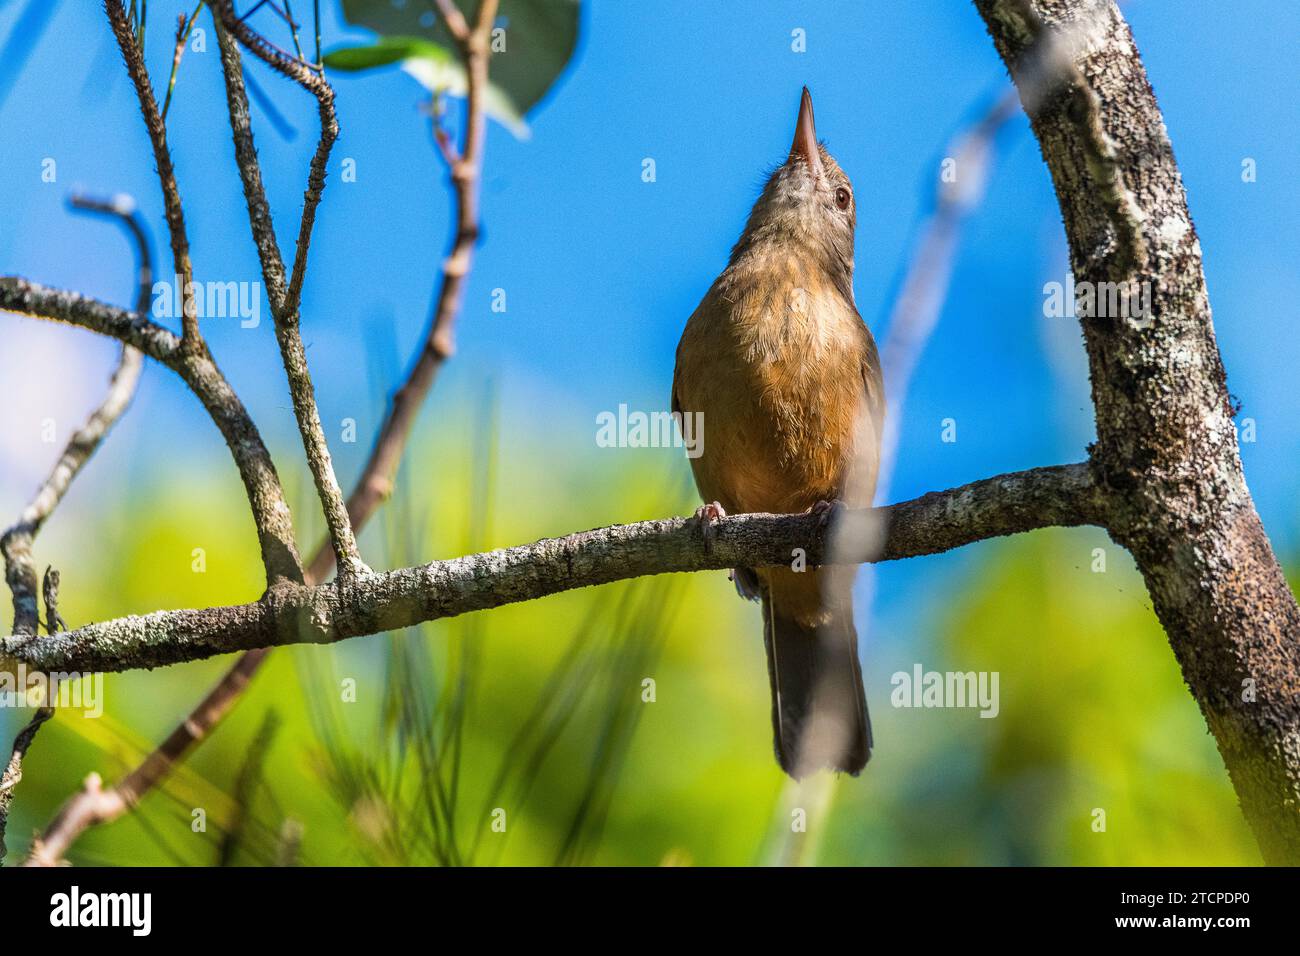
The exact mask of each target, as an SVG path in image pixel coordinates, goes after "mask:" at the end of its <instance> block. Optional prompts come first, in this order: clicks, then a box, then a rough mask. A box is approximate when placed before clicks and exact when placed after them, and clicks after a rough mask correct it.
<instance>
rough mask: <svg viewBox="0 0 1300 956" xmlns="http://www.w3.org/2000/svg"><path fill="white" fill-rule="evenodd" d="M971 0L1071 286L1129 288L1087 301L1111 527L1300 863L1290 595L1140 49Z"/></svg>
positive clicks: (1253, 799) (1274, 855)
mask: <svg viewBox="0 0 1300 956" xmlns="http://www.w3.org/2000/svg"><path fill="white" fill-rule="evenodd" d="M975 5H976V7H977V8H978V10H979V12H980V14H981V15H982V16H983V18H984V21H985V24H986V25H987V27H988V30H989V33H990V34H991V36H992V37H993V41H994V43H995V45H996V46H997V49H998V52H999V54H1001V56H1002V59H1003V60H1004V62H1005V63H1006V64H1007V66H1008V68H1009V69H1010V71H1011V74H1012V78H1013V79H1014V80H1015V81H1016V85H1017V87H1018V88H1020V89H1021V93H1022V97H1021V98H1022V102H1023V103H1024V106H1025V109H1026V112H1027V113H1028V114H1029V117H1030V121H1031V122H1032V124H1033V129H1034V134H1035V135H1036V136H1037V138H1038V141H1039V145H1040V147H1041V149H1042V153H1043V159H1044V160H1045V161H1046V163H1047V167H1048V169H1049V170H1050V172H1051V175H1052V181H1053V183H1054V185H1055V187H1056V195H1057V200H1058V202H1059V204H1060V207H1061V213H1062V216H1063V218H1064V221H1065V232H1066V237H1067V238H1068V240H1069V244H1070V258H1071V265H1072V269H1073V272H1074V277H1075V281H1076V284H1078V285H1079V286H1080V287H1082V286H1083V285H1084V284H1085V283H1087V284H1090V285H1091V287H1092V288H1096V289H1100V290H1103V291H1104V290H1106V289H1107V288H1110V289H1115V288H1116V287H1118V288H1119V289H1121V290H1123V292H1122V294H1123V295H1124V296H1125V301H1124V302H1122V303H1121V311H1120V313H1119V314H1116V311H1115V310H1113V309H1109V308H1103V309H1093V310H1091V311H1092V312H1093V313H1096V314H1090V315H1086V314H1084V311H1083V310H1081V312H1080V314H1081V319H1080V322H1081V325H1082V327H1083V334H1084V343H1085V346H1086V347H1087V351H1088V359H1089V364H1090V370H1091V381H1092V395H1093V404H1094V405H1095V407H1096V419H1097V443H1096V446H1095V447H1094V448H1093V450H1092V459H1093V462H1094V463H1095V467H1096V472H1097V476H1098V481H1099V484H1100V485H1101V486H1102V487H1104V488H1106V489H1107V491H1108V493H1109V495H1110V499H1111V505H1110V507H1109V509H1108V511H1109V513H1110V516H1111V519H1110V525H1109V529H1110V532H1111V536H1112V537H1113V538H1114V539H1115V541H1116V542H1118V543H1119V544H1121V545H1122V546H1124V547H1125V548H1127V549H1128V550H1129V551H1130V552H1131V553H1132V554H1133V557H1134V560H1135V561H1136V562H1137V565H1138V568H1139V569H1140V570H1141V572H1142V575H1143V577H1144V578H1145V580H1146V584H1147V589H1148V591H1149V592H1150V594H1151V600H1152V605H1153V607H1154V608H1155V611H1156V614H1157V616H1158V617H1159V618H1160V622H1161V624H1162V625H1163V626H1164V629H1165V631H1166V633H1167V634H1168V636H1169V642H1170V644H1171V646H1172V647H1173V650H1174V654H1175V656H1176V657H1177V659H1178V662H1179V664H1180V666H1181V667H1182V672H1183V677H1184V679H1185V680H1186V682H1187V685H1188V687H1189V688H1190V690H1191V692H1192V694H1193V696H1194V697H1195V698H1196V701H1197V703H1198V704H1199V705H1200V707H1201V712H1202V713H1203V714H1204V715H1205V719H1206V723H1207V724H1208V726H1209V729H1210V731H1211V733H1213V734H1214V737H1215V740H1216V741H1217V743H1218V746H1219V752H1220V753H1221V754H1222V756H1223V759H1224V763H1225V764H1226V766H1227V768H1228V773H1229V774H1230V776H1231V778H1232V782H1233V786H1234V787H1235V788H1236V791H1237V794H1238V796H1239V798H1240V799H1241V805H1242V810H1243V811H1244V813H1245V816H1246V819H1247V820H1248V821H1249V822H1250V825H1251V827H1252V829H1253V830H1254V833H1255V837H1256V839H1257V840H1258V842H1259V845H1260V849H1261V850H1262V852H1263V855H1264V859H1265V860H1266V861H1268V862H1270V863H1290V864H1297V863H1300V743H1298V741H1300V640H1297V638H1298V637H1300V608H1298V607H1297V605H1296V601H1295V597H1294V595H1293V594H1292V593H1291V590H1290V588H1289V586H1288V584H1287V581H1286V578H1285V576H1284V575H1283V573H1282V569H1281V567H1280V566H1279V565H1278V562H1277V559H1276V557H1275V556H1274V554H1273V549H1272V546H1271V545H1270V543H1269V540H1268V537H1267V536H1266V535H1265V533H1264V529H1263V526H1262V525H1261V524H1260V520H1259V516H1258V515H1257V513H1256V511H1255V506H1254V502H1253V501H1252V500H1251V496H1250V492H1249V491H1248V490H1247V488H1246V482H1245V477H1244V475H1243V473H1242V468H1241V458H1240V454H1239V451H1238V447H1237V436H1236V430H1235V426H1234V423H1233V415H1234V412H1233V409H1232V406H1231V402H1230V399H1229V396H1228V391H1227V386H1226V377H1225V373H1224V368H1223V362H1222V360H1221V358H1220V356H1219V351H1218V347H1217V345H1216V344H1215V337H1214V325H1213V321H1212V317H1211V312H1210V304H1209V297H1208V293H1207V291H1206V287H1205V275H1204V270H1203V267H1202V261H1201V246H1200V242H1199V240H1198V238H1197V235H1196V230H1195V228H1194V227H1193V225H1192V220H1191V215H1190V213H1189V212H1188V208H1187V197H1186V194H1185V192H1184V190H1183V184H1182V178H1181V175H1180V173H1179V170H1178V166H1177V163H1176V162H1175V160H1174V155H1173V147H1172V146H1171V144H1170V142H1169V136H1168V132H1167V130H1166V127H1165V123H1164V120H1163V117H1162V116H1161V114H1160V109H1159V106H1158V105H1157V103H1156V99H1155V94H1154V93H1153V92H1152V89H1151V85H1150V83H1149V81H1148V79H1147V76H1146V72H1145V70H1144V68H1143V66H1142V60H1141V57H1140V56H1139V54H1138V51H1137V48H1136V47H1135V45H1134V42H1133V37H1132V34H1131V33H1130V31H1129V28H1128V25H1127V24H1126V23H1125V22H1124V19H1123V17H1122V16H1121V14H1120V12H1119V10H1118V9H1117V8H1116V6H1115V5H1114V3H1113V2H1111V0H1104V2H1101V3H1097V2H1092V0H975ZM1044 73H1047V75H1048V77H1049V79H1050V80H1051V82H1049V83H1047V84H1044V83H1043V82H1042V78H1043V75H1044ZM1143 297H1149V302H1148V303H1147V304H1146V305H1145V307H1144V308H1140V310H1139V311H1138V313H1137V314H1136V315H1135V314H1133V309H1131V308H1130V306H1131V305H1133V303H1134V301H1136V302H1137V303H1138V304H1139V305H1141V304H1142V299H1143ZM1098 298H1100V293H1099V295H1098ZM1112 301H1113V297H1112Z"/></svg>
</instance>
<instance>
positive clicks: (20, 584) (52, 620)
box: [0, 196, 153, 861]
mask: <svg viewBox="0 0 1300 956" xmlns="http://www.w3.org/2000/svg"><path fill="white" fill-rule="evenodd" d="M70 203H71V205H72V208H74V209H77V210H81V211H84V212H91V213H98V214H102V215H108V216H113V217H115V218H116V219H117V221H118V222H120V223H121V224H122V225H123V226H124V227H125V228H126V230H127V231H128V232H129V233H130V235H131V238H132V240H133V242H134V245H135V253H136V259H137V265H136V279H137V288H136V310H137V311H142V310H144V309H146V308H147V307H148V304H149V295H150V291H151V289H152V287H153V255H152V252H151V250H150V247H149V239H148V236H147V234H146V232H145V227H144V224H143V222H142V221H141V219H140V215H139V213H138V212H137V211H136V206H135V202H134V201H133V200H132V199H131V198H130V197H129V196H117V197H114V198H113V199H108V200H100V199H92V198H89V197H84V196H73V197H72V199H71V200H70ZM142 364H143V360H142V357H141V355H140V352H139V351H138V350H137V349H135V348H133V347H132V346H130V345H123V346H122V352H121V355H120V357H119V358H118V363H117V367H116V368H115V369H114V371H113V375H112V378H111V379H110V381H109V386H108V394H107V395H106V396H105V397H104V400H103V401H102V402H101V403H100V405H99V407H98V408H96V409H95V411H94V412H92V413H91V415H90V417H89V418H88V419H87V420H86V423H85V424H84V425H82V426H81V428H79V429H78V430H77V431H76V432H75V433H73V435H72V437H71V438H70V439H69V440H68V444H67V446H66V447H65V448H64V450H63V454H62V455H61V456H60V458H59V460H58V462H57V463H56V464H55V466H54V469H53V470H52V471H51V472H50V475H49V477H48V478H46V479H45V482H44V484H42V485H41V487H40V489H39V490H38V491H37V492H36V495H35V496H34V497H33V498H32V500H31V502H30V503H29V504H28V505H27V507H26V508H25V509H23V513H22V514H21V515H20V516H19V518H18V521H17V522H16V523H15V524H14V525H13V526H12V527H10V528H9V529H8V530H7V531H6V532H5V533H4V535H3V536H0V553H3V556H4V563H5V579H6V581H7V582H8V584H9V588H10V590H11V591H12V593H13V603H14V632H15V634H18V635H29V636H35V635H36V634H37V632H38V627H39V618H40V612H39V609H38V607H37V603H36V568H35V566H34V564H33V561H32V545H33V542H34V541H35V538H36V535H37V533H38V532H39V531H40V529H41V526H42V525H43V524H44V523H45V521H46V519H47V518H49V516H50V515H51V514H53V513H54V509H55V508H57V507H58V506H59V503H60V502H61V501H62V500H63V496H64V495H65V494H66V493H67V490H68V488H69V486H71V484H72V481H73V479H74V478H76V477H77V474H78V473H79V472H80V471H81V469H82V467H83V466H84V465H85V464H86V462H87V461H89V460H90V457H91V455H93V454H94V453H95V450H96V449H97V448H98V447H99V445H100V444H101V443H102V442H103V440H104V437H105V436H106V435H107V434H108V432H109V430H110V429H111V428H112V427H113V425H114V423H116V421H117V420H118V419H119V418H120V417H121V416H122V413H123V412H125V411H126V408H127V406H128V405H129V404H130V403H131V399H132V398H133V397H134V396H135V391H136V385H137V383H138V382H139V380H140V371H141V366H142ZM58 582H59V577H58V572H57V571H54V570H52V569H48V570H47V571H46V573H45V588H44V596H45V609H46V616H45V624H46V630H47V631H48V632H49V633H51V634H53V633H55V632H56V631H58V630H59V629H60V625H62V623H63V619H62V618H61V617H59V612H58V586H59V584H58ZM52 690H53V688H51V691H52ZM51 696H52V695H51ZM53 714H54V709H53V706H52V700H47V701H46V702H45V706H43V707H41V708H40V709H39V710H38V711H37V713H36V715H35V716H34V717H33V718H32V720H31V721H30V722H29V723H28V724H27V726H25V727H24V728H23V729H22V730H21V731H19V733H18V736H17V738H16V739H15V740H14V745H13V748H12V750H11V754H10V758H9V762H8V764H7V765H6V767H5V770H4V773H3V775H2V776H0V861H3V859H4V854H5V849H4V832H5V827H6V824H7V822H8V817H9V805H10V803H11V801H12V800H13V795H14V790H15V788H16V787H17V786H18V782H19V781H20V780H21V779H22V763H23V759H24V757H25V756H26V754H27V751H28V749H29V748H30V747H31V744H32V741H33V740H34V739H35V737H36V732H37V731H38V730H39V729H40V727H41V725H42V724H43V723H45V721H47V720H49V719H50V717H51V716H53Z"/></svg>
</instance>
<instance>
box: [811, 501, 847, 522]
mask: <svg viewBox="0 0 1300 956" xmlns="http://www.w3.org/2000/svg"><path fill="white" fill-rule="evenodd" d="M843 510H844V502H842V501H840V500H839V499H838V498H835V499H833V500H830V501H818V502H817V503H815V504H814V505H813V506H812V507H811V508H809V509H808V510H807V511H805V512H804V514H810V515H820V516H821V519H822V524H823V525H828V524H830V523H831V521H833V520H834V519H835V518H836V517H837V516H838V515H839V513H840V512H842V511H843Z"/></svg>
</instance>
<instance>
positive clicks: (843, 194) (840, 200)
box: [835, 186, 853, 209]
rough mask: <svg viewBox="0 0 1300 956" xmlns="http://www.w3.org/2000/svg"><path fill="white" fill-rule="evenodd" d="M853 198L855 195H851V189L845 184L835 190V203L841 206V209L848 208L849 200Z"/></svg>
mask: <svg viewBox="0 0 1300 956" xmlns="http://www.w3.org/2000/svg"><path fill="white" fill-rule="evenodd" d="M852 198H853V197H852V196H850V195H849V191H848V190H847V189H845V188H844V187H843V186H841V187H840V188H839V189H837V190H835V205H837V206H839V207H840V208H841V209H848V208H849V200H850V199H852Z"/></svg>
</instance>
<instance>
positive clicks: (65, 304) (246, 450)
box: [0, 276, 302, 586]
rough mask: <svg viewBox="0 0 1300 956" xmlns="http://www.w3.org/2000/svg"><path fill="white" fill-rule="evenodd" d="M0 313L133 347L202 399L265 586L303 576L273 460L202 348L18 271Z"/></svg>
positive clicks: (5, 282) (2, 282)
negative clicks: (239, 494)
mask: <svg viewBox="0 0 1300 956" xmlns="http://www.w3.org/2000/svg"><path fill="white" fill-rule="evenodd" d="M0 310H4V311H8V312H16V313H18V314H20V315H30V316H34V317H37V318H44V319H52V320H54V321H56V322H66V323H68V324H69V325H76V326H80V327H81V328H84V329H89V330H90V331H92V332H98V333H100V334H101V335H107V336H109V337H110V338H115V339H118V340H119V341H122V342H125V343H127V344H129V345H132V346H134V347H136V348H138V349H139V350H140V351H142V352H143V353H144V354H145V355H147V356H149V357H150V358H152V359H155V360H156V361H158V362H160V363H162V364H163V365H165V366H167V367H168V368H169V369H171V370H172V371H173V372H175V373H176V374H177V375H179V376H180V377H181V379H182V380H183V381H184V382H185V384H186V385H188V386H189V387H190V390H191V391H192V392H194V394H195V396H197V397H198V399H199V401H200V402H202V403H203V407H204V409H206V410H207V412H208V415H209V416H210V417H211V418H212V421H213V422H214V423H215V424H216V426H217V428H218V429H219V430H220V431H221V435H222V437H223V438H225V440H226V445H227V446H228V447H229V448H230V453H231V455H232V456H233V457H234V459H235V466H236V467H237V468H238V469H239V476H240V478H241V479H242V480H243V482H244V490H245V492H246V494H247V495H248V502H249V506H250V508H251V509H252V512H253V521H254V524H255V525H256V526H257V537H258V542H259V545H260V547H261V551H262V563H263V565H264V566H265V568H266V573H267V584H268V586H274V585H275V584H276V583H277V582H279V581H281V580H285V581H295V582H298V581H301V580H302V565H301V563H300V561H299V558H298V549H297V546H296V545H295V544H294V540H293V525H292V523H291V520H290V515H289V506H288V504H286V503H285V500H284V491H283V489H282V488H281V486H280V478H279V475H277V474H276V471H275V464H274V463H273V462H272V461H271V455H270V452H268V451H267V450H266V446H265V445H264V444H263V443H262V437H261V435H260V434H258V431H257V426H256V425H254V424H253V420H252V419H251V418H250V417H249V415H248V412H247V410H246V409H245V408H244V404H243V402H241V401H240V400H239V396H238V395H236V394H235V392H234V390H233V389H232V388H231V387H230V384H229V383H228V382H227V381H226V378H225V376H224V375H223V374H222V373H221V370H220V369H219V368H218V367H217V364H216V362H215V361H214V360H213V358H212V356H211V354H210V353H209V352H208V350H207V349H206V348H201V349H198V350H195V351H193V352H187V351H186V350H184V349H183V348H182V346H181V339H180V338H178V337H177V336H176V335H174V334H173V333H172V332H170V331H168V330H167V329H165V328H163V327H162V326H160V325H157V324H156V323H154V322H152V321H150V320H149V319H147V318H146V317H145V316H144V315H142V314H140V313H137V312H128V311H126V310H125V309H120V308H117V307H116V306H112V305H107V304H106V303H103V302H100V301H98V300H96V299H91V298H88V297H86V296H83V295H81V294H80V293H77V292H67V291H64V290H62V289H51V288H48V287H46V286H42V285H39V284H38V283H35V282H31V281H29V280H27V279H23V278H20V277H18V276H0Z"/></svg>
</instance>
